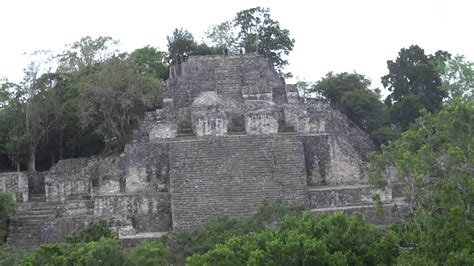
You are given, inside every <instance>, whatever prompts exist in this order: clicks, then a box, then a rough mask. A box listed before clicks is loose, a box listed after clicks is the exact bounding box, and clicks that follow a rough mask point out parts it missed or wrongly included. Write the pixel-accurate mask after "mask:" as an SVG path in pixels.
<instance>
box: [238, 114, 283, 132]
mask: <svg viewBox="0 0 474 266" xmlns="http://www.w3.org/2000/svg"><path fill="white" fill-rule="evenodd" d="M245 131H246V132H247V134H248V135H262V134H275V133H277V132H278V111H277V110H276V109H275V108H271V107H270V108H262V109H258V110H255V111H248V112H247V113H245Z"/></svg>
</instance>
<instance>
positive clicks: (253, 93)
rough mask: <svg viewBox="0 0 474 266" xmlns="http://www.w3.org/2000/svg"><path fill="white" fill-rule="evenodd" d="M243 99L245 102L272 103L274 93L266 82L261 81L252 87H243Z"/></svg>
mask: <svg viewBox="0 0 474 266" xmlns="http://www.w3.org/2000/svg"><path fill="white" fill-rule="evenodd" d="M242 98H243V99H244V100H262V101H272V100H273V92H272V91H271V88H270V87H269V86H268V85H267V84H266V83H265V82H264V81H261V80H259V81H258V82H256V83H254V84H252V85H247V86H244V87H242Z"/></svg>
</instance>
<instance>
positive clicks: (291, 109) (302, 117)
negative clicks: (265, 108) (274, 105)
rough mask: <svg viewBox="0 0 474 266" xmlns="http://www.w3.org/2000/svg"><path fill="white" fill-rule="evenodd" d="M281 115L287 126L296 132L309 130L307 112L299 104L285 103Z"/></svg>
mask: <svg viewBox="0 0 474 266" xmlns="http://www.w3.org/2000/svg"><path fill="white" fill-rule="evenodd" d="M283 115H284V117H285V123H286V126H287V127H291V128H294V129H295V131H296V132H302V133H308V132H310V131H311V126H310V123H309V117H308V112H307V111H306V110H305V109H304V108H302V107H301V106H298V105H290V104H285V105H284V106H283Z"/></svg>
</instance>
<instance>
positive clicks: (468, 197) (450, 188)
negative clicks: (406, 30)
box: [371, 99, 474, 265]
mask: <svg viewBox="0 0 474 266" xmlns="http://www.w3.org/2000/svg"><path fill="white" fill-rule="evenodd" d="M473 125H474V101H472V100H466V99H455V100H452V101H450V102H449V104H448V105H447V106H444V107H443V108H442V109H441V110H440V111H439V112H438V113H436V114H431V113H428V112H424V113H423V115H422V116H421V117H420V118H418V119H417V120H416V123H415V124H413V125H412V127H411V128H410V129H409V130H407V131H406V132H404V133H402V135H401V138H400V139H399V140H396V141H393V142H390V143H389V144H388V145H387V146H384V147H383V152H382V153H381V154H373V155H371V161H372V171H373V172H372V174H373V175H372V180H375V181H376V182H379V181H380V180H383V179H384V175H385V171H386V169H387V168H388V167H394V168H395V169H396V171H397V173H398V176H399V177H400V178H402V179H403V180H404V181H405V182H407V184H408V186H407V188H408V189H407V191H406V195H407V202H408V203H410V207H411V212H410V214H409V216H408V218H409V220H408V221H409V222H408V223H407V224H406V225H404V226H400V227H398V228H396V230H395V231H396V232H397V234H398V235H399V237H400V239H401V243H400V246H401V247H402V248H403V249H404V250H406V251H405V252H404V253H403V254H402V256H401V257H400V258H399V262H400V263H402V264H403V263H407V264H412V265H415V264H417V262H419V261H423V260H424V259H425V258H426V259H427V260H426V261H427V262H428V263H429V262H430V261H431V262H437V263H448V261H449V262H450V263H455V257H454V255H453V254H459V256H461V257H462V259H460V261H470V260H472V258H473V254H474V245H473V244H472V239H474V215H473V212H472V210H471V208H472V207H471V206H473V204H474V170H473V168H472V165H474V156H473V155H474V150H473V147H474V138H472V132H473Z"/></svg>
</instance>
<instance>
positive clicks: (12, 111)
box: [0, 81, 28, 171]
mask: <svg viewBox="0 0 474 266" xmlns="http://www.w3.org/2000/svg"><path fill="white" fill-rule="evenodd" d="M0 88H1V92H2V93H1V94H2V104H1V105H2V108H1V109H0V127H1V130H0V136H1V139H0V140H1V143H0V151H1V152H2V153H5V154H7V155H8V157H9V159H10V160H11V161H12V162H13V163H14V164H15V166H16V170H17V171H20V169H21V168H20V164H21V163H24V162H26V161H27V157H28V156H27V154H28V139H27V135H26V128H25V126H26V122H25V119H26V115H25V104H24V97H25V96H24V91H22V90H21V87H20V85H18V84H15V83H11V82H8V81H6V82H4V83H3V84H2V85H1V87H0Z"/></svg>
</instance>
